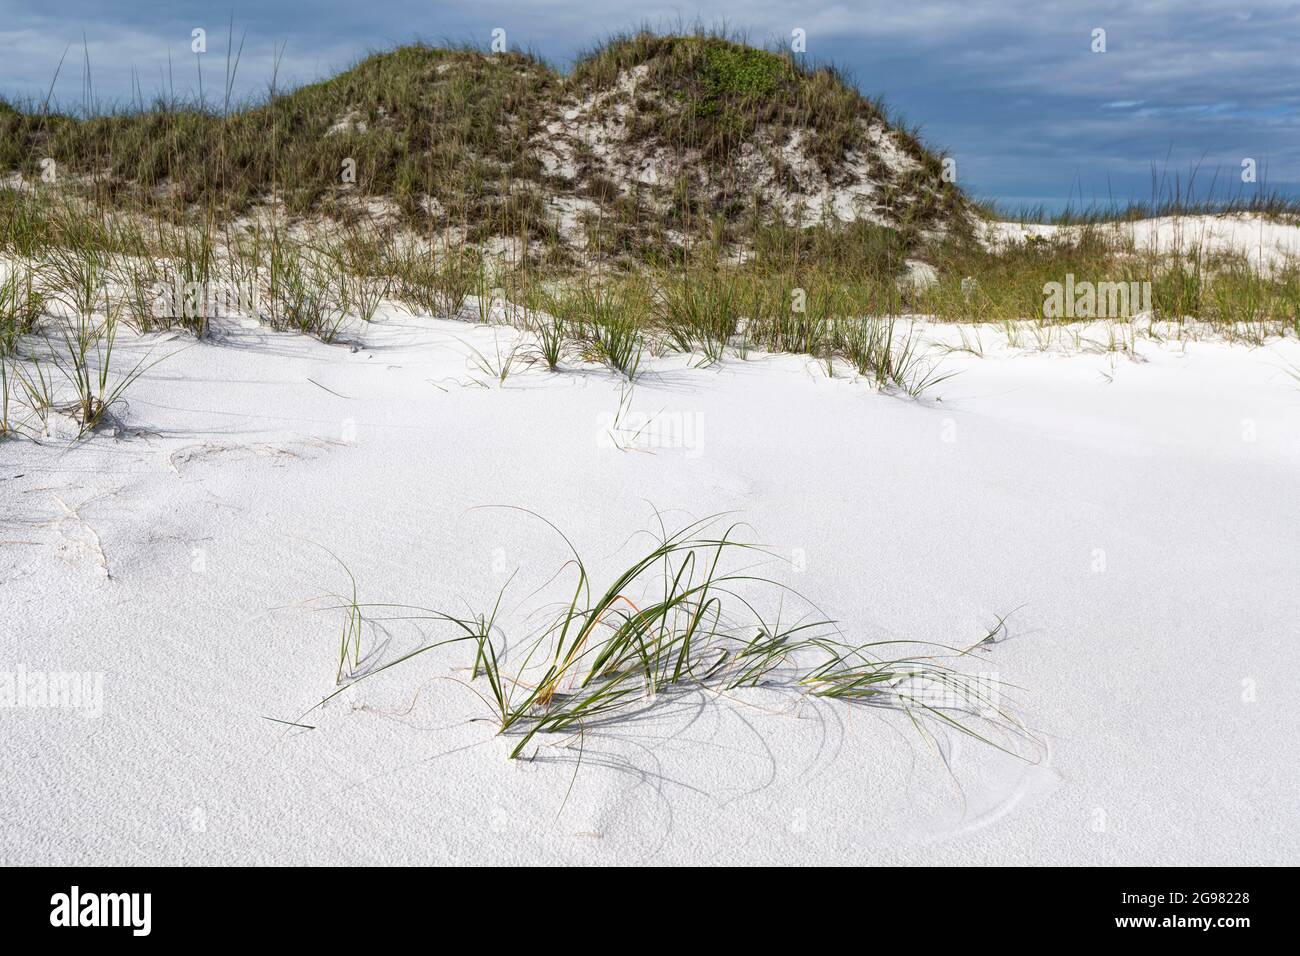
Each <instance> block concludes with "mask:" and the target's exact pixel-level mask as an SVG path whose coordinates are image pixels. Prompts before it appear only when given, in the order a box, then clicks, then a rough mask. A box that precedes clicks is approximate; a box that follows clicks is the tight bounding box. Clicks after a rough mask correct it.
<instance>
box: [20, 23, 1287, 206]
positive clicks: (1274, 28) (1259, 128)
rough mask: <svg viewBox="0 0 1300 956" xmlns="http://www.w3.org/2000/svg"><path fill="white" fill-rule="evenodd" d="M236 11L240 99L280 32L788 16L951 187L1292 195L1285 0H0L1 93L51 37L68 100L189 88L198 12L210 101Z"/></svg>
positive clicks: (465, 37)
mask: <svg viewBox="0 0 1300 956" xmlns="http://www.w3.org/2000/svg"><path fill="white" fill-rule="evenodd" d="M232 16H233V21H234V36H235V41H234V45H236V46H237V45H238V44H239V42H240V40H241V38H242V41H243V52H242V57H241V62H240V67H239V73H238V76H237V81H236V93H237V95H245V96H247V95H255V94H258V93H260V92H264V90H265V88H266V85H267V83H268V81H269V80H270V78H271V75H272V65H273V63H274V60H275V51H276V50H277V49H279V48H280V47H281V46H283V54H282V59H281V66H280V74H279V82H280V85H281V86H284V85H286V84H292V83H301V82H310V81H312V80H316V79H321V78H323V77H327V76H329V75H331V74H333V73H335V72H337V71H338V70H340V69H344V68H346V67H348V66H350V65H351V64H353V63H355V62H356V61H357V60H358V59H361V58H362V57H364V56H365V55H366V54H367V53H369V52H374V51H377V50H382V49H387V48H390V47H392V46H395V45H398V44H401V43H404V42H410V41H412V40H416V39H422V40H425V41H427V42H438V41H440V40H444V39H446V40H454V41H458V42H464V41H469V42H475V43H479V44H484V45H486V44H487V43H488V42H489V41H490V39H491V36H492V31H493V30H494V29H497V28H500V29H503V30H505V31H506V38H507V40H508V42H509V44H510V45H511V46H512V47H520V48H524V49H529V50H531V51H532V52H534V53H537V54H540V55H541V56H543V57H545V58H546V59H547V60H549V61H550V62H552V63H553V64H554V65H555V66H557V67H559V68H561V69H567V68H568V67H569V66H570V65H571V64H572V62H573V60H574V58H575V57H576V56H578V55H579V54H580V53H581V51H582V50H584V49H585V48H588V47H590V46H591V45H593V44H595V43H597V42H599V41H601V40H602V39H603V38H605V37H607V36H608V35H609V34H611V33H615V32H619V31H624V30H628V29H632V28H635V27H638V26H641V25H647V26H649V27H651V28H656V29H661V30H671V29H674V28H676V27H679V26H680V25H681V24H687V25H689V24H691V23H693V22H696V21H700V22H703V23H704V24H705V25H710V26H712V25H725V26H726V27H727V28H729V29H730V30H733V31H736V32H738V33H742V34H744V35H745V36H746V37H747V38H748V39H749V41H750V42H752V43H755V44H759V45H763V44H768V43H787V44H788V43H789V42H790V38H791V35H792V31H793V30H795V29H800V30H803V31H804V34H805V36H806V44H807V55H808V56H809V57H810V58H812V59H814V60H818V61H828V62H833V63H835V64H836V65H837V66H840V67H842V68H844V69H845V70H846V71H847V72H848V74H849V75H850V76H851V78H852V79H853V81H854V82H855V83H856V84H857V86H858V87H859V88H860V89H861V90H862V91H863V92H864V93H865V94H867V95H869V96H873V97H875V96H881V97H883V98H884V100H885V102H886V104H887V105H888V107H889V108H890V110H891V111H892V112H893V113H895V114H897V115H899V116H901V117H902V118H903V119H904V120H905V121H906V122H907V124H908V125H909V126H917V127H919V128H920V131H921V135H922V138H923V139H924V141H925V142H926V143H927V144H928V145H930V146H931V147H933V148H938V149H946V150H948V151H949V153H950V154H951V155H952V156H953V157H954V158H955V159H956V161H957V177H958V182H959V183H960V184H961V185H962V186H963V187H965V188H966V189H967V190H968V191H969V192H970V193H971V194H973V195H975V196H976V197H978V198H981V199H989V200H994V201H997V202H998V203H999V204H1001V205H1002V206H1003V207H1005V208H1008V209H1017V208H1023V207H1026V206H1037V205H1043V206H1045V207H1046V208H1047V209H1048V210H1051V211H1058V210H1060V209H1061V208H1062V207H1064V206H1066V205H1067V204H1073V205H1075V206H1078V205H1080V204H1082V205H1088V204H1090V203H1093V202H1101V203H1108V202H1111V201H1116V202H1120V203H1124V202H1127V201H1130V200H1148V199H1150V198H1151V196H1152V190H1153V185H1152V180H1153V175H1154V177H1155V178H1156V179H1157V180H1158V181H1160V182H1163V183H1164V184H1165V186H1166V187H1168V186H1169V185H1170V184H1171V183H1172V182H1173V181H1174V180H1175V179H1176V178H1177V179H1178V180H1180V181H1181V183H1182V184H1183V186H1184V188H1185V187H1186V184H1187V182H1188V180H1189V177H1192V176H1193V172H1194V171H1195V172H1194V178H1193V179H1192V182H1193V188H1194V190H1195V191H1196V193H1197V194H1198V195H1205V194H1206V193H1207V192H1208V191H1209V190H1210V188H1211V186H1213V187H1214V189H1215V191H1216V193H1217V194H1218V195H1220V196H1222V195H1226V194H1240V195H1244V196H1249V195H1250V194H1251V192H1252V191H1255V190H1265V191H1269V192H1280V193H1285V194H1288V195H1291V196H1300V62H1298V57H1297V54H1300V0H1276V2H1261V3H1238V2H1236V0H1233V2H1228V3H1225V2H1223V0H1216V2H1201V0H1181V2H1170V0H1130V2H1106V3H1085V2H1059V0H1000V2H990V0H961V2H948V0H889V2H875V0H872V2H820V0H798V2H791V0H748V2H745V0H722V2H716V3H709V4H692V5H686V4H670V3H665V2H641V0H619V2H610V0H527V2H523V0H516V2H504V0H421V2H414V0H371V2H362V0H310V2H306V0H286V2H272V0H263V2H260V3H257V4H250V3H246V2H245V3H243V4H242V5H240V4H236V5H233V6H232V5H231V4H229V3H227V4H224V5H220V4H214V3H198V2H188V0H113V2H111V3H106V2H104V0H49V2H42V3H34V2H30V0H3V3H2V4H0V96H4V97H6V98H8V99H11V100H20V101H21V100H26V99H35V100H38V101H39V100H42V99H44V97H45V96H46V93H47V90H48V89H49V87H50V85H51V80H52V78H53V77H54V75H55V71H56V69H57V68H58V66H59V61H60V58H61V57H63V56H64V55H65V52H66V61H65V62H64V64H63V67H62V70H61V71H60V72H59V76H58V80H57V82H56V83H55V88H54V94H53V96H54V99H55V100H56V101H58V102H60V103H63V104H65V105H76V104H80V103H81V102H83V100H84V92H83V91H84V80H83V77H84V75H85V69H84V64H85V61H86V59H87V58H88V59H89V62H90V77H91V81H92V89H93V96H94V97H95V98H96V99H97V100H98V101H99V102H101V103H111V102H113V101H120V102H125V101H128V100H130V98H131V91H132V89H133V82H134V81H133V76H134V77H136V78H137V79H138V82H139V84H140V86H141V87H142V88H143V91H144V94H145V96H146V98H147V97H149V96H150V95H151V94H153V93H156V92H159V91H160V90H164V89H166V87H167V85H168V82H169V81H168V69H169V67H168V60H169V55H170V59H171V77H172V79H171V81H170V82H171V83H172V84H173V85H174V87H175V89H176V90H177V92H178V93H181V92H191V93H193V92H196V91H197V75H198V71H197V69H196V61H197V60H198V59H199V58H197V57H196V56H195V55H194V54H193V53H191V51H190V46H191V35H192V31H193V30H194V29H195V28H203V29H205V30H206V31H207V52H206V53H205V54H203V58H202V70H203V75H204V86H205V88H206V89H207V91H208V94H209V96H214V95H219V93H217V90H218V89H219V87H220V85H221V79H222V76H223V74H224V71H225V56H226V46H227V42H226V38H227V31H228V28H229V24H230V21H231V18H232ZM1098 30H1103V31H1104V38H1103V37H1101V36H1100V35H1098V34H1096V32H1095V31H1098ZM1099 39H1104V52H1100V51H1098V50H1097V49H1096V47H1098V46H1099V45H1100V44H1099V42H1098V40H1099ZM1245 160H1253V161H1254V168H1255V170H1256V182H1254V183H1246V182H1242V175H1243V170H1242V163H1243V161H1245Z"/></svg>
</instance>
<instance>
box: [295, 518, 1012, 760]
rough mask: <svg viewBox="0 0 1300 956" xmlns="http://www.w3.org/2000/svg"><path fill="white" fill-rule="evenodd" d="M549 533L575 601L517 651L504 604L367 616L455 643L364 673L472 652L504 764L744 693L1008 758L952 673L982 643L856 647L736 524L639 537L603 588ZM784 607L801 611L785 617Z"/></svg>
mask: <svg viewBox="0 0 1300 956" xmlns="http://www.w3.org/2000/svg"><path fill="white" fill-rule="evenodd" d="M513 510H522V509H513ZM543 520H544V519H543ZM547 524H548V525H550V523H549V522H547ZM550 527H551V528H552V529H553V530H554V531H555V532H556V533H557V534H558V535H559V536H560V538H561V539H562V540H563V541H564V543H565V545H566V546H567V550H568V552H569V555H570V556H569V559H568V560H567V562H565V563H564V564H563V566H562V567H561V569H560V575H567V576H568V577H570V578H571V590H570V591H569V592H568V593H569V596H568V597H567V598H566V599H564V600H563V602H561V604H560V606H559V609H558V610H557V611H555V612H554V613H553V614H552V615H551V616H550V617H549V618H548V619H547V620H546V622H545V623H544V624H543V625H542V626H541V627H540V629H538V630H537V631H535V632H534V634H533V635H532V636H529V637H526V638H524V639H522V640H520V641H517V642H516V641H512V640H510V639H509V637H508V635H507V634H505V633H504V629H503V625H502V624H501V623H500V622H499V617H500V612H501V606H502V598H503V595H504V591H503V592H502V593H500V594H498V596H497V598H496V600H495V603H494V605H493V606H492V608H491V609H490V610H487V611H484V612H482V613H477V614H471V615H464V614H453V613H446V612H441V611H434V610H429V609H425V608H420V607H413V606H409V605H376V606H375V607H376V608H385V609H388V613H389V614H390V615H391V617H390V618H388V619H390V620H416V621H420V622H423V623H429V622H437V623H441V624H443V625H446V626H447V627H449V628H450V630H451V631H452V636H451V637H450V638H447V639H445V640H440V641H436V642H433V643H430V644H427V645H426V646H423V647H421V648H419V649H417V650H415V651H413V652H409V653H407V654H405V655H403V656H402V657H401V658H399V659H398V660H396V661H393V662H391V663H390V664H387V665H384V666H383V667H381V668H377V669H376V670H375V671H374V672H372V673H378V672H379V671H382V670H386V669H388V668H389V667H391V666H394V665H396V664H399V663H404V662H407V661H410V660H411V659H412V658H414V657H415V656H417V655H419V654H421V653H424V652H425V651H428V650H432V649H434V648H436V647H444V646H447V645H449V644H455V643H467V644H469V645H470V648H471V649H472V654H473V659H472V665H471V667H470V684H469V686H470V687H471V689H474V690H475V692H476V693H477V694H478V696H479V698H480V699H481V700H482V702H483V704H484V706H485V707H486V708H487V709H488V711H489V712H490V714H491V715H492V720H493V722H494V723H495V725H496V727H497V731H498V733H499V734H501V735H504V736H506V737H507V738H508V739H509V740H510V750H509V756H510V757H511V758H517V757H520V756H522V755H523V754H524V752H525V750H526V749H527V748H528V746H529V745H530V743H532V742H534V741H535V740H536V739H537V738H538V737H539V736H541V735H551V734H582V733H584V732H585V731H587V730H589V729H595V728H597V727H610V726H616V725H617V724H618V723H619V722H620V721H622V720H628V719H632V718H634V717H636V716H637V715H639V714H642V713H644V712H646V711H647V710H649V709H652V708H654V707H655V706H657V705H658V704H660V703H662V702H664V701H667V700H670V699H672V698H674V697H676V696H679V695H681V694H688V693H705V694H719V693H726V692H731V691H735V690H737V689H740V688H754V687H766V688H769V689H773V690H778V691H783V692H786V693H789V694H792V695H800V694H808V695H812V696H816V697H822V698H828V699H834V700H838V701H841V702H844V703H869V704H872V705H875V706H881V705H883V706H886V707H890V708H893V709H896V710H898V711H899V712H901V713H903V714H905V715H906V716H907V717H908V718H909V719H910V720H911V722H912V723H913V724H914V725H915V726H916V727H917V728H918V730H920V731H921V733H922V734H924V735H926V736H927V737H928V736H931V735H932V733H933V731H932V730H931V729H930V728H931V726H932V725H934V724H935V723H936V722H937V724H939V725H942V726H944V727H947V728H951V729H953V730H955V731H958V732H960V733H963V734H967V735H970V736H972V737H975V738H977V739H979V740H982V741H984V742H986V743H989V744H991V745H993V746H996V747H1002V746H1003V744H1002V743H999V742H998V740H997V739H995V738H997V737H999V736H1000V735H1002V734H1006V733H1010V734H1011V735H1013V736H1015V735H1017V734H1019V730H1018V728H1017V727H1016V725H1015V722H1014V721H1013V720H1012V718H1011V717H1010V716H1009V715H1008V714H1007V712H1006V711H1005V710H1004V709H1003V708H1002V707H1001V705H1000V704H999V702H998V700H997V699H996V698H997V697H998V691H997V688H996V687H995V686H993V685H990V684H989V683H988V682H987V681H984V680H981V679H977V678H975V677H972V676H971V675H968V674H966V673H964V672H963V671H961V670H960V669H959V668H958V667H957V666H956V662H957V661H958V660H959V659H960V658H962V657H963V656H965V655H966V654H967V653H969V652H970V651H971V650H973V649H974V648H975V647H977V646H981V645H982V641H976V642H975V643H973V644H971V645H969V646H967V647H959V646H947V645H942V644H937V643H933V642H920V641H902V640H896V641H895V640H886V641H873V642H868V643H853V642H851V641H850V640H848V639H847V638H846V637H845V635H844V633H843V631H842V629H841V628H840V627H839V626H838V625H836V624H835V623H834V622H832V621H830V620H829V619H827V618H826V617H825V616H823V615H822V614H820V613H819V612H818V611H817V610H816V608H815V607H814V606H813V605H812V604H811V603H809V602H807V601H805V600H804V599H803V598H801V597H800V596H799V595H798V594H797V593H796V592H795V591H794V590H793V589H791V588H789V587H788V586H786V585H784V584H782V583H780V582H778V581H777V580H776V579H775V578H772V577H769V576H767V575H765V574H763V573H762V572H761V570H760V569H761V567H762V566H763V564H764V563H767V562H771V561H773V560H775V559H774V555H773V554H772V553H771V552H770V551H768V550H767V549H765V548H762V547H760V546H757V545H755V544H752V543H748V542H747V541H746V540H745V537H744V534H743V531H744V529H743V526H742V525H740V524H738V523H731V524H726V523H724V521H723V518H722V517H721V516H715V517H711V518H706V519H702V520H699V521H694V522H690V523H688V524H686V525H684V526H683V527H681V528H679V529H677V530H676V531H672V532H669V531H668V530H667V529H666V527H665V526H664V525H663V524H662V522H660V524H659V527H658V530H657V531H655V532H646V533H645V536H646V538H647V541H646V544H645V545H644V547H643V549H642V550H641V551H640V553H639V554H638V556H637V557H636V558H635V559H634V560H633V561H632V562H631V563H630V564H627V565H626V566H625V567H623V569H622V570H621V571H620V572H618V573H616V574H614V575H612V576H611V577H610V578H609V579H608V580H605V581H603V582H598V581H597V580H596V579H595V578H594V577H593V575H592V573H591V571H590V570H589V568H588V565H587V564H586V563H585V561H584V560H583V558H582V557H581V556H580V554H579V553H578V551H577V549H576V548H575V547H574V546H573V544H572V542H570V541H569V539H568V538H567V537H565V536H564V535H563V533H562V532H560V530H559V529H558V528H556V527H555V526H554V525H550ZM557 578H558V576H557ZM557 578H553V579H552V580H553V581H554V580H557ZM791 604H795V605H799V606H801V607H802V610H801V611H800V612H799V613H797V614H794V613H793V612H792V611H791V610H790V609H789V605H791ZM355 608H356V604H355V599H353V601H352V602H349V603H347V604H346V606H345V610H346V611H347V613H348V614H349V615H350V616H349V620H351V619H352V617H351V615H353V613H354V611H355ZM364 676H365V677H368V676H371V675H369V674H368V675H364ZM361 679H364V677H359V678H358V679H357V680H361ZM355 683H357V681H352V682H350V683H349V684H348V685H346V686H345V687H343V688H340V689H339V690H336V691H335V692H333V693H332V694H330V695H329V696H328V697H326V698H325V700H324V701H322V702H321V703H322V704H323V703H325V701H328V700H330V699H331V698H333V697H334V696H337V695H338V694H339V693H342V692H343V691H344V690H346V689H347V687H350V686H352V685H353V684H355ZM936 690H937V691H938V692H939V693H935V692H936ZM317 706H320V705H317ZM313 709H315V708H313ZM309 713H310V711H309ZM304 716H305V715H304ZM1004 749H1005V748H1004Z"/></svg>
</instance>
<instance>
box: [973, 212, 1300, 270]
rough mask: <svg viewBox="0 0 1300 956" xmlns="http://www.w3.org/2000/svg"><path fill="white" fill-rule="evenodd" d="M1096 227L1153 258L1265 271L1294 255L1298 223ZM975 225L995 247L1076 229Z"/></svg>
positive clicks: (1233, 220)
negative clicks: (1219, 258)
mask: <svg viewBox="0 0 1300 956" xmlns="http://www.w3.org/2000/svg"><path fill="white" fill-rule="evenodd" d="M1098 228H1100V229H1102V230H1104V231H1107V232H1111V233H1114V234H1115V235H1116V236H1117V237H1119V238H1121V239H1122V240H1123V241H1125V242H1130V243H1132V245H1133V248H1134V249H1135V250H1137V251H1139V252H1143V253H1152V254H1155V255H1159V256H1164V255H1170V254H1177V255H1187V256H1190V255H1193V254H1200V255H1206V256H1212V255H1224V254H1238V255H1244V256H1245V257H1246V258H1247V260H1248V261H1249V262H1250V263H1251V264H1252V265H1254V266H1255V267H1257V268H1260V269H1263V270H1264V271H1266V272H1269V271H1275V270H1277V269H1279V268H1282V267H1284V266H1287V265H1291V264H1294V263H1295V261H1296V259H1297V257H1300V225H1295V224H1291V223H1284V222H1277V221H1273V220H1269V219H1265V218H1264V217H1262V216H1257V215H1252V214H1249V213H1233V214H1228V215H1202V216H1161V217H1159V218H1156V219H1139V220H1136V221H1133V222H1115V223H1103V224H1101V225H1100V226H1099V227H1098ZM981 229H982V231H983V237H984V240H985V241H986V242H987V243H989V244H990V245H992V246H998V245H1001V244H1005V243H1007V242H1009V241H1010V242H1014V241H1020V240H1024V239H1029V238H1032V237H1040V238H1048V237H1051V236H1054V235H1058V234H1062V233H1065V234H1070V233H1077V232H1078V231H1079V229H1080V227H1078V226H1056V225H1049V224H1043V223H1015V222H988V223H982V224H981Z"/></svg>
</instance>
